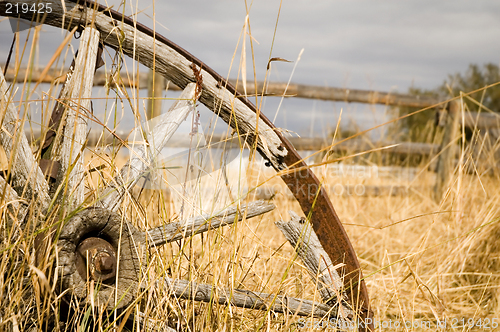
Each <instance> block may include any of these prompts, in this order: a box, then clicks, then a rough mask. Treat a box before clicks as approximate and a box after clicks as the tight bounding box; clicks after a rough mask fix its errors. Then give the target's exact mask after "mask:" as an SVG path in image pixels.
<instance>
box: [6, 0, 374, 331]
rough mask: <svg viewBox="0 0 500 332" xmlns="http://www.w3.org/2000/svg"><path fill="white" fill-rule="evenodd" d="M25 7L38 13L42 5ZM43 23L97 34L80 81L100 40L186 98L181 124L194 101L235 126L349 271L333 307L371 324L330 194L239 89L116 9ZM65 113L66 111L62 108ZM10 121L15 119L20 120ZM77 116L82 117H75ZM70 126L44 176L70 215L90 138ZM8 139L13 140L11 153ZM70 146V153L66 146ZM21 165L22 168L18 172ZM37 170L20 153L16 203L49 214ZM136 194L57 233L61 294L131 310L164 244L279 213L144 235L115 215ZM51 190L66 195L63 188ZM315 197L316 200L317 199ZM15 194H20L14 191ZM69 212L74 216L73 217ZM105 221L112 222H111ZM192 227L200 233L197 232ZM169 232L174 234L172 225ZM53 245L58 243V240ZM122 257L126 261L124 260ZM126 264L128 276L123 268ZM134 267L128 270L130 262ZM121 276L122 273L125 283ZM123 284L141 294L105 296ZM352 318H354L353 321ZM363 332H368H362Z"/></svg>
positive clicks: (109, 202)
mask: <svg viewBox="0 0 500 332" xmlns="http://www.w3.org/2000/svg"><path fill="white" fill-rule="evenodd" d="M24 2H25V3H29V4H30V5H31V4H33V3H35V2H36V1H24ZM9 3H10V4H12V3H15V1H14V2H13V1H5V0H0V14H1V15H3V16H15V17H18V16H19V17H21V18H24V19H28V20H32V19H33V13H31V12H29V11H28V12H27V13H26V14H23V13H19V14H18V13H15V14H14V13H13V12H12V11H11V10H10V11H9V10H7V9H8V4H9ZM36 21H37V22H42V23H43V24H48V25H52V26H56V27H63V28H64V29H67V30H69V31H72V32H75V31H76V30H78V31H80V32H81V33H82V32H84V31H87V30H89V32H88V34H86V36H87V37H86V38H88V39H86V40H88V41H87V44H86V47H88V49H86V51H85V52H82V53H83V54H84V56H81V57H80V58H81V60H80V61H81V63H80V64H78V63H77V64H75V67H74V69H75V70H82V71H84V69H86V70H87V71H86V72H85V73H82V76H83V77H86V79H87V78H89V77H90V78H92V77H93V69H94V64H95V62H96V58H97V53H98V47H97V42H96V40H99V41H100V43H102V44H103V45H105V46H108V47H111V48H113V49H115V50H117V51H119V52H121V53H123V54H125V55H128V56H130V57H133V58H134V59H135V60H136V61H139V62H140V63H142V64H143V65H145V66H147V67H149V68H153V67H154V70H155V71H156V72H157V73H159V74H161V75H163V76H164V77H165V78H167V79H168V80H170V81H171V82H172V83H174V84H175V85H177V86H179V87H180V88H182V89H184V92H183V93H184V94H185V96H184V98H185V99H184V104H182V105H177V107H174V109H173V112H174V114H175V116H178V117H180V118H182V117H183V116H185V113H186V112H188V110H189V108H190V107H192V105H193V104H194V102H195V101H196V100H199V101H200V102H202V103H203V104H205V105H206V106H207V107H208V108H209V109H210V110H212V111H214V112H215V113H216V114H217V115H218V116H219V117H221V118H222V119H223V120H224V121H225V122H226V123H228V124H229V125H230V126H231V127H232V128H233V129H234V130H235V131H237V132H238V133H240V134H241V135H243V136H245V137H246V140H247V143H248V144H249V145H250V146H251V147H253V148H255V149H256V150H257V151H258V152H259V153H260V154H261V156H262V157H263V158H264V159H265V160H266V161H267V165H268V166H271V167H273V168H274V169H275V170H276V171H277V172H279V175H280V176H281V178H282V179H283V181H284V182H285V183H286V184H287V186H288V187H289V189H291V191H292V193H293V195H294V196H295V198H296V199H297V201H298V202H299V204H300V206H301V208H302V210H303V212H304V214H305V215H306V216H307V219H308V221H307V222H310V224H311V225H312V229H313V230H314V231H313V232H312V234H314V236H313V237H317V239H318V241H319V244H320V246H322V247H323V248H324V250H325V252H326V256H327V257H326V258H329V262H327V263H326V264H327V267H334V266H339V265H342V264H343V269H342V271H341V278H340V279H339V280H340V282H341V284H340V285H339V284H337V285H335V283H333V282H331V283H330V284H332V287H333V288H334V293H335V294H336V295H337V298H335V300H336V302H337V304H340V306H341V307H342V306H345V307H346V309H348V310H350V309H353V312H354V314H355V316H356V317H358V318H359V319H362V320H364V319H365V318H367V317H369V316H370V315H371V314H370V310H369V302H368V294H367V291H366V286H365V283H364V281H363V279H362V273H361V270H360V267H359V263H358V260H357V257H356V254H355V252H354V249H353V247H352V245H351V243H350V241H349V239H348V237H347V235H346V233H345V231H344V229H343V226H342V224H341V223H340V220H339V218H338V217H337V215H336V213H335V211H334V209H333V206H332V203H331V201H330V200H329V198H328V197H327V194H326V192H325V190H324V189H323V188H322V187H321V185H320V183H319V181H318V179H317V178H316V176H315V175H314V174H313V173H312V171H311V170H310V169H309V168H308V167H307V166H306V164H305V163H304V162H303V161H302V159H301V158H300V156H299V155H298V154H297V152H296V150H295V149H294V148H293V146H292V145H291V144H290V142H289V141H288V140H287V139H286V138H285V137H284V136H283V135H282V134H281V132H280V131H279V130H277V128H275V126H274V125H273V124H272V123H271V122H270V121H269V120H268V119H267V118H266V117H265V116H264V115H263V114H262V113H260V112H258V110H257V109H256V108H255V106H254V105H253V104H252V103H251V102H250V101H249V100H248V99H247V98H245V97H244V96H241V95H240V94H239V93H237V92H236V90H235V88H234V87H233V86H231V84H229V83H228V82H227V81H226V80H225V79H224V78H223V77H222V76H220V75H219V74H217V73H216V72H215V71H213V70H212V69H211V68H210V67H208V66H207V65H205V64H204V63H202V62H201V61H200V60H198V59H197V58H195V57H194V56H192V55H191V54H189V53H188V52H187V51H185V50H184V49H182V48H181V47H179V46H177V45H176V44H174V43H172V42H171V41H169V40H168V39H166V38H165V37H163V36H161V35H159V34H157V33H155V32H153V31H152V30H151V29H149V28H147V27H145V26H143V25H141V24H140V23H138V22H134V21H133V20H132V19H131V18H129V17H126V16H123V15H122V14H120V13H118V12H116V11H114V10H112V9H109V8H106V7H104V6H103V5H99V4H97V3H94V2H92V1H80V3H78V2H77V1H65V2H56V3H52V4H51V9H50V12H49V11H48V10H45V11H43V13H39V14H37V15H36ZM85 27H91V28H85ZM82 45H83V46H82ZM152 45H154V47H152ZM81 47H85V44H84V43H83V42H82V43H81ZM152 49H154V50H155V53H153V52H152V51H151V50H152ZM82 53H81V54H82ZM86 61H87V63H86ZM77 62H78V58H77ZM89 69H90V70H89ZM74 76H76V77H79V75H76V74H75V75H74ZM90 82H91V80H90ZM2 84H3V86H2V89H3V91H2V96H3V98H4V97H6V96H7V95H8V94H7V91H6V87H5V83H4V82H3V83H2ZM81 84H83V85H85V82H81ZM87 84H88V82H87ZM75 91H76V92H73V93H74V94H73V95H71V92H67V93H68V96H67V97H68V100H71V98H73V99H78V98H81V100H82V102H83V101H84V99H85V98H84V97H85V96H82V94H83V93H82V92H81V91H82V90H81V87H80V88H77V89H76V90H75ZM68 103H69V102H68ZM60 104H63V105H64V103H63V102H61V103H60ZM81 105H82V104H78V105H77V106H73V107H72V105H66V107H67V108H69V109H71V108H73V109H79V108H80V107H82V108H84V107H85V106H81ZM12 112H14V113H13V114H12ZM70 113H71V112H68V114H70ZM75 114H77V112H76V113H75ZM3 116H4V118H3V123H4V126H6V127H7V125H8V124H10V123H12V122H15V120H16V119H15V110H11V109H9V108H7V110H6V111H4V113H3ZM169 116H171V115H169ZM70 118H71V116H69V115H68V117H67V119H66V121H73V122H72V123H73V124H74V125H73V127H72V128H71V132H70V131H68V133H66V135H62V137H68V136H69V137H72V140H67V141H68V142H66V143H64V140H63V143H61V144H62V146H61V147H60V151H62V152H61V155H59V156H58V157H59V158H58V161H59V163H60V164H61V165H59V166H57V167H58V168H59V170H58V172H55V171H54V167H56V166H55V164H54V163H52V162H50V161H49V162H46V163H45V164H46V165H47V166H45V167H46V168H47V170H48V171H47V173H48V174H52V175H53V176H55V181H56V184H60V183H61V181H67V182H68V183H67V186H66V187H65V190H66V194H68V193H70V194H71V195H69V197H70V198H71V200H69V201H65V203H66V204H67V205H68V207H73V208H75V207H77V206H78V205H79V203H80V202H82V195H83V186H82V184H81V183H79V182H78V181H76V180H75V179H77V178H78V176H77V175H78V174H79V173H78V172H80V173H81V172H82V170H81V169H80V168H79V167H81V157H80V155H79V153H75V151H77V152H79V151H81V150H78V149H76V150H75V144H76V147H78V146H83V145H84V143H85V138H84V136H80V137H76V136H77V135H76V136H75V133H80V135H81V134H82V133H83V134H84V133H85V130H81V129H80V128H83V129H84V128H85V123H82V121H81V119H80V118H79V117H78V116H76V115H73V119H70ZM67 123H69V122H67ZM68 127H69V126H66V128H68ZM10 130H13V131H11V132H15V130H16V128H15V125H14V127H13V128H10ZM65 130H69V129H65ZM163 130H164V131H163V132H162V129H159V130H158V131H155V132H154V133H152V134H154V135H156V134H158V135H160V136H159V137H161V140H162V141H163V140H168V138H169V136H168V135H171V134H172V133H173V131H171V129H170V131H169V130H166V129H165V128H163ZM157 138H158V137H157ZM9 140H10V141H11V144H10V145H9ZM69 141H71V142H73V143H71V142H69ZM75 142H76V143H75ZM2 144H3V145H4V147H5V148H6V150H7V152H12V151H9V147H10V148H12V146H13V144H12V135H11V136H9V135H3V137H2ZM20 144H21V150H22V151H24V152H27V151H29V146H28V143H27V141H26V138H25V137H22V138H21V139H20ZM64 144H66V145H67V146H66V147H65V146H64ZM78 144H79V145H78ZM75 154H76V155H75ZM139 159H140V158H137V160H139ZM18 164H19V165H20V166H19V167H18ZM33 165H34V160H33V157H32V156H31V155H30V154H28V153H23V154H20V155H19V156H18V162H17V163H16V164H15V165H14V168H13V170H12V171H11V173H12V174H11V176H12V179H11V182H10V183H11V184H12V187H13V189H14V190H15V191H16V192H17V194H19V195H21V194H23V193H24V196H27V197H37V200H36V202H35V201H33V202H32V203H33V204H32V205H36V208H37V209H39V210H40V211H43V212H44V213H47V212H50V207H51V200H50V196H49V190H50V189H49V185H48V184H47V182H46V180H45V179H44V175H43V174H42V172H41V170H40V169H38V168H36V167H33ZM137 165H139V168H137ZM32 170H35V174H34V176H33V174H32V173H30V172H32ZM51 171H52V172H51ZM68 171H69V174H71V175H73V174H75V176H70V177H69V179H68V178H66V179H62V178H61V174H68V173H67V172H68ZM142 171H143V169H141V168H140V163H139V164H134V161H133V160H131V162H130V163H129V164H128V165H126V166H125V167H124V169H122V171H121V172H127V174H130V172H132V173H133V172H138V174H140V173H141V172H142ZM28 180H29V181H28ZM75 181H76V183H75ZM132 185H133V183H130V182H128V183H125V182H123V181H122V182H120V178H117V179H116V181H115V182H114V183H112V184H110V187H109V188H107V189H106V191H105V192H104V194H103V199H102V200H100V201H99V202H98V203H97V206H94V207H92V208H89V209H86V210H84V211H80V212H78V213H77V214H75V215H70V216H68V217H67V220H69V222H67V223H66V224H65V226H64V227H63V228H62V229H61V230H59V231H60V233H58V234H57V235H58V237H59V241H60V242H58V245H59V246H60V248H61V253H62V254H63V255H62V256H61V257H62V261H61V262H60V263H61V265H60V267H61V268H60V271H64V273H62V274H61V275H62V276H64V279H63V282H62V284H63V287H71V288H72V289H73V292H74V293H73V295H74V296H76V297H82V298H87V297H88V281H89V280H90V281H91V282H94V283H93V285H95V284H96V283H97V284H99V285H100V287H102V289H101V290H102V291H101V290H99V291H98V293H97V294H98V296H101V294H103V297H102V300H103V301H105V300H106V299H108V300H109V297H110V296H111V295H110V294H111V293H113V295H112V296H114V298H115V304H114V305H116V303H117V302H116V299H117V298H118V297H120V301H119V303H120V304H119V306H120V307H126V306H127V305H128V304H129V303H130V302H132V301H134V299H135V298H136V295H137V294H139V292H140V287H141V282H140V280H141V278H140V271H139V270H140V268H139V265H138V263H140V260H141V259H142V257H143V255H144V254H145V252H146V250H147V248H148V247H151V246H157V245H161V244H163V243H165V242H168V241H172V239H173V240H175V239H178V238H179V236H182V235H181V234H182V233H184V234H183V235H184V236H186V235H192V234H193V232H195V231H194V230H196V231H197V232H201V231H206V230H208V229H210V228H214V227H220V226H223V225H224V224H227V223H229V222H231V220H232V221H234V220H235V219H241V218H242V214H247V215H256V214H260V213H264V212H267V211H268V210H269V209H270V208H271V206H269V205H266V204H263V203H255V204H254V205H249V206H244V207H241V210H234V211H232V212H231V213H232V214H231V213H229V212H228V211H225V213H224V214H223V215H219V216H215V217H214V216H201V217H200V218H201V219H200V220H198V221H196V220H191V221H189V223H186V221H184V222H183V223H180V224H176V225H173V226H172V227H173V230H171V232H170V233H168V232H167V231H166V228H167V226H164V227H160V228H158V229H152V230H149V231H148V232H146V233H142V232H140V231H138V230H137V229H136V228H135V227H133V226H132V225H131V224H130V223H128V222H123V217H121V216H119V215H118V214H117V213H116V207H117V206H118V205H119V203H120V202H121V199H122V198H123V197H124V193H126V192H127V191H128V190H129V188H130V187H131V186H132ZM52 187H53V188H61V186H59V187H57V186H52ZM303 188H308V190H304V189H303ZM311 188H313V190H311ZM67 190H69V191H67ZM311 192H313V194H312V195H311ZM12 194H15V193H14V192H13V193H12ZM26 194H27V195H26ZM52 194H55V197H58V198H57V199H60V200H64V199H67V198H68V195H66V196H64V195H62V196H61V192H56V193H52ZM59 197H60V198H59ZM35 203H38V204H35ZM257 207H258V208H257ZM68 211H72V210H71V209H68ZM228 213H229V214H228ZM227 215H229V216H230V218H229V219H230V220H226V219H227ZM224 216H225V217H224ZM225 218H226V219H225ZM207 219H208V220H211V221H213V222H212V224H211V225H210V227H208V226H207V225H208V224H207V222H206V221H207ZM299 219H300V218H299ZM299 219H297V218H295V221H296V222H297V223H298V224H303V221H300V220H299ZM103 220H105V222H104V221H103ZM224 220H225V221H224ZM196 222H198V224H196ZM187 224H189V225H190V229H191V230H192V232H191V233H189V231H188V229H187V228H186V227H185V225H187ZM192 225H198V226H197V227H193V226H192ZM117 227H120V228H121V229H120V232H118V231H117V229H118V228H117ZM168 227H170V225H169V226H168ZM49 233H50V232H49ZM292 233H293V232H292ZM45 234H47V233H45ZM117 234H122V236H117ZM123 234H124V235H123ZM169 234H170V235H169ZM169 236H170V237H169ZM291 237H292V236H291ZM46 238H47V239H52V237H46ZM299 238H300V232H299ZM299 241H300V240H299ZM132 243H133V244H132ZM123 248H125V250H126V249H127V248H129V249H130V250H131V252H129V253H127V255H126V256H123V255H122V253H121V252H119V250H118V251H117V249H120V250H121V249H123ZM137 248H139V249H137ZM39 250H41V249H39ZM299 251H300V250H299ZM66 254H67V255H66ZM77 254H80V256H81V257H85V258H86V259H85V260H84V261H82V260H81V257H80V258H79V259H80V260H78V259H76V257H77ZM117 257H119V258H120V259H117ZM122 260H123V261H124V264H123V266H122V267H120V266H119V265H120V264H121V263H120V261H122ZM128 260H129V261H130V263H128V262H127V261H128ZM316 264H317V265H318V267H317V268H318V269H320V267H319V266H320V265H321V264H322V263H321V262H317V263H316ZM122 269H123V270H122ZM60 271H59V272H60ZM122 271H124V272H123V274H122ZM117 272H118V276H117ZM317 272H318V271H313V273H317ZM320 272H321V271H320ZM122 277H123V278H124V279H125V280H128V282H129V283H128V285H130V282H131V283H132V284H134V286H133V287H129V288H127V289H125V290H120V289H119V291H122V293H120V296H118V294H119V293H118V292H119V291H117V292H114V291H111V293H110V294H107V293H106V291H107V289H111V290H113V289H114V283H115V282H119V281H120V280H119V278H122ZM163 281H164V282H165V283H166V284H168V285H167V286H168V287H171V288H172V289H181V291H180V295H182V296H183V297H185V298H189V299H194V300H199V299H201V298H200V297H203V296H201V295H199V293H191V292H186V289H188V290H193V289H194V288H196V289H204V290H205V292H208V293H210V292H212V291H213V289H210V286H208V285H193V284H190V283H187V284H185V283H183V281H182V280H173V281H172V280H167V279H165V280H163ZM337 281H338V280H337ZM207 287H208V288H207ZM131 289H134V290H131ZM63 291H64V290H63ZM201 293H203V292H201ZM342 294H344V295H342ZM239 295H241V298H243V306H244V307H249V308H265V309H266V310H267V309H274V310H276V311H280V310H281V311H283V312H284V311H288V310H290V308H291V307H292V302H293V301H291V300H290V299H281V300H280V301H281V302H280V301H277V302H276V301H275V302H274V305H273V307H272V308H270V307H269V306H268V304H266V299H268V298H269V296H271V298H273V299H275V300H276V297H274V296H272V295H269V294H257V295H255V294H254V293H250V292H245V291H242V292H241V294H239ZM222 298H223V296H222ZM220 299H221V297H219V301H222V302H221V303H230V302H231V301H232V300H233V299H229V298H226V299H225V300H224V299H223V300H220ZM93 300H95V299H93ZM330 300H332V298H330ZM298 301H299V302H298V304H296V311H294V313H297V312H299V311H300V310H301V309H300V308H303V307H304V306H305V304H306V303H308V302H307V301H304V300H298ZM285 302H286V303H285ZM231 303H232V302H231ZM308 305H310V306H311V307H312V308H313V309H314V308H316V309H318V308H319V309H322V310H323V312H321V313H315V312H313V313H311V312H309V313H308V314H312V315H318V316H322V315H323V314H326V313H328V312H329V311H330V313H331V310H332V306H331V305H330V306H329V305H326V306H321V305H319V304H314V303H312V304H311V303H308ZM313 309H311V310H313ZM316 309H314V310H316ZM339 311H341V310H339ZM344 318H345V319H349V318H352V317H344ZM363 329H364V328H361V330H363Z"/></svg>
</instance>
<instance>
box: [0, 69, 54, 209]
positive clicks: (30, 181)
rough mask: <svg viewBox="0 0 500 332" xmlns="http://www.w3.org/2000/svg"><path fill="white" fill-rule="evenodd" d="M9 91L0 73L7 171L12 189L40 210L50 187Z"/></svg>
mask: <svg viewBox="0 0 500 332" xmlns="http://www.w3.org/2000/svg"><path fill="white" fill-rule="evenodd" d="M10 96H11V91H9V89H8V87H7V83H6V82H5V78H4V77H3V72H2V71H1V70H0V110H1V112H0V114H4V116H3V122H2V124H1V130H0V144H1V145H2V146H3V148H4V150H5V154H6V155H7V158H9V162H10V167H9V172H8V173H10V177H11V179H12V180H11V184H12V187H13V189H14V190H15V191H16V193H17V194H18V195H19V197H22V198H24V199H26V200H28V201H30V202H32V203H33V205H35V206H37V207H38V208H39V209H40V210H41V211H44V210H46V209H47V208H48V206H49V203H50V197H49V186H48V184H47V181H45V178H44V175H43V173H42V171H41V170H40V168H39V167H38V163H37V162H36V161H35V158H34V156H33V151H32V150H31V147H30V145H29V143H28V139H27V138H26V135H24V129H23V126H22V124H23V123H22V121H21V120H20V119H19V118H18V115H17V111H16V109H15V108H14V104H13V103H12V100H11V99H10V98H11V97H10Z"/></svg>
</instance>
